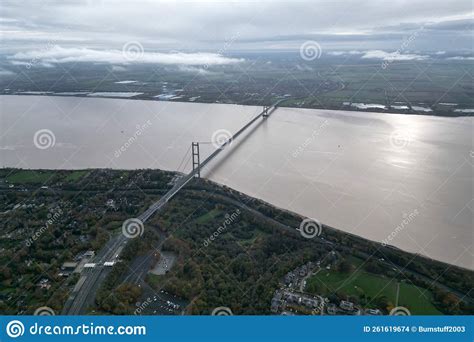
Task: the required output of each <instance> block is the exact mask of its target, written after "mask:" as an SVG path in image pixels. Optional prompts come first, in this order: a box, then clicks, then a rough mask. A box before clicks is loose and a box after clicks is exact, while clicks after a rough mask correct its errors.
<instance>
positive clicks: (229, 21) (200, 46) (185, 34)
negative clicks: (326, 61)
mask: <svg viewBox="0 0 474 342" xmlns="http://www.w3.org/2000/svg"><path fill="white" fill-rule="evenodd" d="M0 6H1V7H0V8H1V12H0V31H1V39H2V44H1V45H2V46H1V48H0V53H2V54H3V55H7V56H9V58H10V59H11V61H12V62H13V63H17V64H21V63H24V62H25V61H26V60H31V59H32V58H37V59H41V60H42V61H43V62H44V63H45V64H48V63H61V62H66V61H99V62H100V61H103V60H113V61H114V63H120V62H122V63H127V62H130V61H132V60H133V59H134V57H136V56H135V55H134V54H138V55H139V57H141V58H140V60H141V61H144V62H147V61H148V62H158V63H164V64H166V63H177V64H183V65H188V64H193V63H195V60H196V61H199V63H204V64H206V63H207V64H225V63H235V62H238V59H236V58H231V57H230V56H227V55H229V54H232V53H235V52H242V51H257V52H258V51H292V50H295V49H296V50H297V49H298V48H299V47H300V46H301V44H303V43H304V42H305V41H315V42H317V43H318V46H319V47H320V48H321V50H322V51H324V53H325V54H329V55H330V54H331V53H332V54H336V55H337V54H338V53H354V54H356V53H360V52H361V51H371V53H374V51H375V55H376V56H382V58H384V55H383V54H385V56H387V55H386V54H390V53H391V54H392V56H393V53H394V51H397V50H398V51H400V52H401V53H398V55H400V54H406V55H412V56H415V57H413V58H421V59H422V58H423V56H424V54H423V52H424V51H431V52H433V51H434V52H439V53H444V52H445V51H448V52H449V51H451V52H452V51H458V52H459V51H461V52H464V53H466V52H469V53H470V52H472V48H473V38H472V33H473V22H474V20H473V2H472V1H471V0H449V1H446V0H444V1H438V0H390V1H386V0H364V1H354V0H345V1H337V0H336V1H321V0H313V1H274V0H273V1H272V0H263V1H262V0H260V1H206V2H202V1H151V0H136V1H126V0H77V1H68V0H63V1H58V0H54V1H53V0H30V1H21V0H14V1H13V0H3V1H2V4H1V5H0ZM406 41H409V42H410V44H406V43H405V44H404V42H406ZM124 49H127V50H126V51H127V53H128V55H127V56H124V55H123V53H122V52H123V51H124ZM341 51H342V52H341ZM343 51H345V52H343ZM351 51H352V52H351ZM419 56H421V57H419Z"/></svg>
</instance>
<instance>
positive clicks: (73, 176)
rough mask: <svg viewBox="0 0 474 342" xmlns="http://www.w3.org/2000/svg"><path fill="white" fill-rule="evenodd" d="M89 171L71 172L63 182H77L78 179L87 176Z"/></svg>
mask: <svg viewBox="0 0 474 342" xmlns="http://www.w3.org/2000/svg"><path fill="white" fill-rule="evenodd" d="M88 173H89V171H87V170H77V171H72V172H71V173H70V174H69V175H68V176H67V177H66V178H65V179H64V180H65V181H66V182H77V181H78V180H79V179H81V178H82V177H84V176H85V175H87V174H88Z"/></svg>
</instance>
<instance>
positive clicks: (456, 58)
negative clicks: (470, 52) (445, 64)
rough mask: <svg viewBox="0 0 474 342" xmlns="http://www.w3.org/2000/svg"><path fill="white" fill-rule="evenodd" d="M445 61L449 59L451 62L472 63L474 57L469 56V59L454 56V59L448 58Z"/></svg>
mask: <svg viewBox="0 0 474 342" xmlns="http://www.w3.org/2000/svg"><path fill="white" fill-rule="evenodd" d="M446 59H449V60H452V61H474V57H472V56H469V57H466V56H455V57H449V58H446Z"/></svg>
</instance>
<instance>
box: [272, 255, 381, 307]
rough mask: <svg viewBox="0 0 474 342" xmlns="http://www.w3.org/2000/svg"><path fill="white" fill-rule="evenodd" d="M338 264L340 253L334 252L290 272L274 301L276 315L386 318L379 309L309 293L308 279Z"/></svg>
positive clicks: (277, 291)
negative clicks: (306, 290)
mask: <svg viewBox="0 0 474 342" xmlns="http://www.w3.org/2000/svg"><path fill="white" fill-rule="evenodd" d="M336 262H337V254H336V253H335V252H334V251H332V252H330V253H329V254H328V255H327V256H326V257H325V258H323V259H322V260H321V261H317V262H311V261H309V262H307V263H306V264H304V265H302V266H300V267H297V268H296V269H294V270H292V271H290V272H288V273H287V274H286V275H285V277H284V278H283V279H282V282H281V286H280V288H279V289H277V290H275V293H274V295H273V298H272V302H271V308H270V309H271V312H272V313H273V314H277V315H278V314H279V315H285V316H293V315H372V316H373V315H382V311H381V310H379V309H371V308H370V309H364V308H361V307H359V306H358V305H356V304H355V303H353V302H351V301H348V300H341V301H340V302H339V303H336V302H331V301H330V300H329V298H327V297H324V296H322V295H317V294H310V293H307V292H305V287H306V282H307V279H308V278H309V277H311V276H314V275H316V274H317V273H318V272H319V271H320V270H321V269H322V268H325V269H326V270H330V269H331V267H334V265H335V264H336Z"/></svg>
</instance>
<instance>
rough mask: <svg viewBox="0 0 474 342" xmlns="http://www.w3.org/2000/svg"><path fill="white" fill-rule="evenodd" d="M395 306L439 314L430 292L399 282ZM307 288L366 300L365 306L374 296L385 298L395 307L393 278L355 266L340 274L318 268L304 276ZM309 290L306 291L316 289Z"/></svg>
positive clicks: (395, 292)
mask: <svg viewBox="0 0 474 342" xmlns="http://www.w3.org/2000/svg"><path fill="white" fill-rule="evenodd" d="M399 284H400V293H399V301H398V306H404V307H406V308H408V309H409V310H410V312H411V313H412V314H415V315H441V314H442V313H441V312H440V311H438V310H437V309H436V308H435V307H434V305H433V304H432V300H433V295H432V293H431V292H430V291H425V290H424V289H423V288H420V287H417V286H414V285H411V284H408V283H406V282H400V283H399ZM307 289H317V291H318V292H319V293H322V294H324V295H330V294H333V293H343V294H344V295H347V296H353V297H356V298H359V300H360V301H361V303H362V302H364V301H366V303H365V304H366V305H365V306H367V307H376V305H374V304H375V303H374V302H376V298H380V297H386V298H387V300H388V302H389V303H390V304H391V305H392V306H396V305H397V303H396V295H397V280H396V279H391V278H386V277H384V276H378V275H375V274H371V273H367V272H366V271H364V270H361V269H357V270H355V271H353V272H351V273H347V274H345V273H341V272H338V271H335V270H325V269H324V270H321V271H320V272H319V273H317V274H316V275H315V276H313V277H311V278H309V279H308V282H307ZM317 291H309V292H317Z"/></svg>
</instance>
